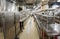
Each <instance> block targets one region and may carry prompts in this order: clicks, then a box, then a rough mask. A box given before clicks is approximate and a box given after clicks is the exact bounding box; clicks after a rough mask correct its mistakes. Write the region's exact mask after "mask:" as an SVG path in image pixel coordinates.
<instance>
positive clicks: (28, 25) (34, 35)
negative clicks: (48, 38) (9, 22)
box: [18, 17, 39, 39]
mask: <svg viewBox="0 0 60 39" xmlns="http://www.w3.org/2000/svg"><path fill="white" fill-rule="evenodd" d="M36 26H37V25H36V22H35V21H34V18H33V17H30V18H29V19H28V20H26V21H25V23H24V30H23V32H22V33H21V34H20V35H19V36H18V37H19V39H39V35H38V31H37V28H36Z"/></svg>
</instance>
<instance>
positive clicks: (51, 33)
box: [34, 9, 60, 39]
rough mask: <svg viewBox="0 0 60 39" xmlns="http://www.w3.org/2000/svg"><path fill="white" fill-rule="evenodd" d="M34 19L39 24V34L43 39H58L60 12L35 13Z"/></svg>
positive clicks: (59, 33)
mask: <svg viewBox="0 0 60 39" xmlns="http://www.w3.org/2000/svg"><path fill="white" fill-rule="evenodd" d="M57 11H58V9H57ZM50 13H51V14H52V15H51V14H50ZM55 13H58V14H59V15H58V14H55ZM34 17H35V19H36V21H37V24H38V32H39V34H40V35H39V36H40V38H41V39H56V36H57V35H60V29H59V27H60V12H56V10H46V11H43V12H42V11H41V12H40V13H35V14H34Z"/></svg>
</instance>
